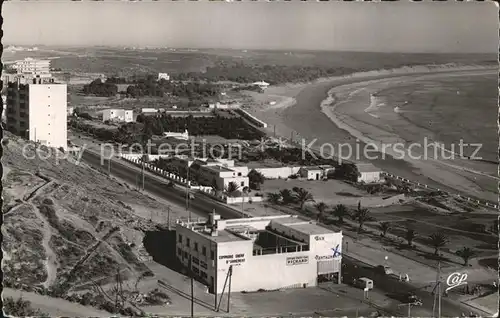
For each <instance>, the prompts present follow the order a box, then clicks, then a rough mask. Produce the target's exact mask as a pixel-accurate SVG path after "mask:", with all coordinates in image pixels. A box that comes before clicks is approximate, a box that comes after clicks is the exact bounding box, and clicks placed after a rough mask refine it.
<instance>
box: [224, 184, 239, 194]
mask: <svg viewBox="0 0 500 318" xmlns="http://www.w3.org/2000/svg"><path fill="white" fill-rule="evenodd" d="M239 189H240V187H239V186H238V185H237V184H236V183H235V182H233V181H231V182H229V183H228V185H227V187H226V189H225V192H226V194H227V195H228V196H232V195H234V194H235V193H236V191H238V190H239Z"/></svg>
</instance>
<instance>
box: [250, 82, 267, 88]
mask: <svg viewBox="0 0 500 318" xmlns="http://www.w3.org/2000/svg"><path fill="white" fill-rule="evenodd" d="M252 85H255V86H259V87H260V88H261V89H266V88H268V87H269V85H270V84H269V83H266V82H264V81H260V82H255V83H252Z"/></svg>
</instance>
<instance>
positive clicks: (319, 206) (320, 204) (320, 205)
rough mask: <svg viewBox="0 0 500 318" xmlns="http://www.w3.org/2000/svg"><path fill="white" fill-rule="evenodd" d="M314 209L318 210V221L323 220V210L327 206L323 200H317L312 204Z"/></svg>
mask: <svg viewBox="0 0 500 318" xmlns="http://www.w3.org/2000/svg"><path fill="white" fill-rule="evenodd" d="M314 207H315V208H316V210H318V212H319V213H318V218H317V220H318V221H321V220H324V218H325V210H326V208H327V207H328V206H327V205H326V203H325V202H318V203H316V204H315V205H314Z"/></svg>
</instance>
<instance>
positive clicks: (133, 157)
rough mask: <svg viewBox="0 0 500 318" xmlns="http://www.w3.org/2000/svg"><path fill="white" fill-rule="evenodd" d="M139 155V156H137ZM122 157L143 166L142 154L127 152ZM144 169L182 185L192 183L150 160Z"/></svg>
mask: <svg viewBox="0 0 500 318" xmlns="http://www.w3.org/2000/svg"><path fill="white" fill-rule="evenodd" d="M137 156H138V157H137ZM121 158H122V159H123V160H125V161H128V162H130V163H133V164H134V165H136V166H138V167H142V164H143V163H142V161H141V160H140V158H142V155H130V154H127V155H122V156H121ZM144 169H145V170H147V171H150V172H152V173H154V174H156V175H158V176H161V177H164V178H166V179H168V180H170V181H173V182H175V183H178V184H180V185H182V186H186V185H191V183H190V182H189V183H188V182H187V180H186V179H185V178H181V177H179V176H178V175H176V174H173V173H171V172H167V171H165V170H163V169H160V168H158V167H156V166H155V165H153V164H151V163H149V162H144ZM190 188H193V189H197V188H199V186H190Z"/></svg>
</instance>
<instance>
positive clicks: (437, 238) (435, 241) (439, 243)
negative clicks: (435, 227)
mask: <svg viewBox="0 0 500 318" xmlns="http://www.w3.org/2000/svg"><path fill="white" fill-rule="evenodd" d="M447 243H448V239H447V238H446V236H445V235H444V234H443V233H441V232H436V233H433V234H432V235H431V236H429V244H430V245H431V246H432V247H434V255H438V251H439V249H440V248H441V247H444V246H445V245H446V244H447Z"/></svg>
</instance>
